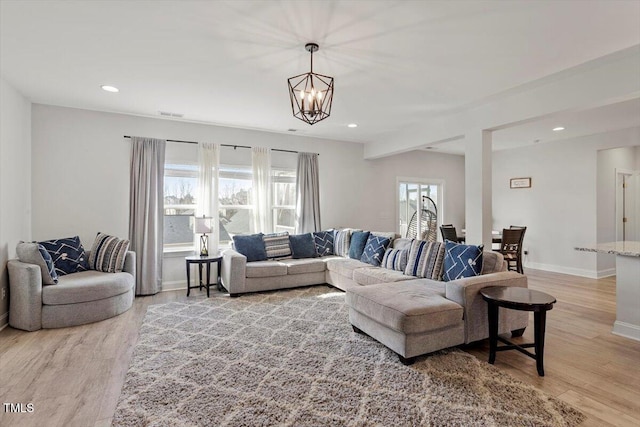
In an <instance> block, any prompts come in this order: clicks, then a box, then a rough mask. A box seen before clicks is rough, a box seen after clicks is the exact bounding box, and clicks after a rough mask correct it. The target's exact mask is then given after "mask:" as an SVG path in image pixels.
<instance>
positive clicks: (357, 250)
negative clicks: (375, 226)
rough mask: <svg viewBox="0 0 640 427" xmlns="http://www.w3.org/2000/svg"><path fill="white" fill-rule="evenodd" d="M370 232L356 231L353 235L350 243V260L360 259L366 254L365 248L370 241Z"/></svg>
mask: <svg viewBox="0 0 640 427" xmlns="http://www.w3.org/2000/svg"><path fill="white" fill-rule="evenodd" d="M369 234H371V233H370V232H369V231H354V232H353V233H351V243H349V258H353V259H360V258H362V253H363V252H364V247H365V245H366V244H367V239H369Z"/></svg>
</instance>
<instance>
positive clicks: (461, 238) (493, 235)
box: [458, 229, 502, 244]
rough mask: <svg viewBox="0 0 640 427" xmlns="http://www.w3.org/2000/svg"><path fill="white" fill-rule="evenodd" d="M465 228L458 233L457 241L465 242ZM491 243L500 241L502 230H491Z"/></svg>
mask: <svg viewBox="0 0 640 427" xmlns="http://www.w3.org/2000/svg"><path fill="white" fill-rule="evenodd" d="M466 232H467V230H465V229H462V230H461V233H460V234H458V243H465V242H466V234H467V233H466ZM491 243H497V244H500V243H502V232H501V231H498V230H492V231H491Z"/></svg>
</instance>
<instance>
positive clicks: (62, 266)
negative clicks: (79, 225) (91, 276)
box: [40, 236, 89, 276]
mask: <svg viewBox="0 0 640 427" xmlns="http://www.w3.org/2000/svg"><path fill="white" fill-rule="evenodd" d="M40 244H41V245H42V246H44V248H45V249H46V250H47V252H49V255H51V259H52V260H53V265H54V267H55V268H56V274H57V275H58V276H64V275H65V274H71V273H77V272H79V271H87V270H88V269H89V260H87V255H86V253H85V252H84V248H83V247H82V243H80V237H78V236H75V237H66V238H64V239H55V240H47V241H44V242H40Z"/></svg>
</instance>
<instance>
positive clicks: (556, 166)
mask: <svg viewBox="0 0 640 427" xmlns="http://www.w3.org/2000/svg"><path fill="white" fill-rule="evenodd" d="M639 144H640V128H631V129H623V130H619V131H614V132H607V133H602V134H596V135H590V136H585V137H580V138H573V139H568V140H564V141H555V142H549V143H543V144H537V145H532V146H528V147H524V148H519V149H513V150H503V151H497V152H495V153H494V156H493V217H494V222H493V227H494V229H502V228H505V227H509V225H512V224H514V225H526V226H527V234H526V235H525V242H524V247H525V249H527V250H528V251H529V255H528V256H527V257H526V259H525V267H526V266H529V267H531V268H539V269H543V270H548V271H557V272H561V273H567V274H576V275H581V276H588V277H596V276H597V275H598V274H599V272H598V265H597V258H598V257H597V255H596V254H595V253H587V252H579V251H576V250H574V247H576V246H588V245H593V244H594V243H596V242H598V235H597V233H598V222H597V212H598V202H597V193H598V190H597V189H598V179H597V176H598V150H603V149H608V148H615V147H628V146H634V145H639ZM514 177H531V178H532V187H531V188H528V189H510V188H509V179H510V178H514ZM606 273H607V271H603V272H601V273H600V274H601V275H602V274H606Z"/></svg>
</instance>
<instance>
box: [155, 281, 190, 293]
mask: <svg viewBox="0 0 640 427" xmlns="http://www.w3.org/2000/svg"><path fill="white" fill-rule="evenodd" d="M186 289H187V281H186V280H173V281H171V282H162V291H160V292H171V291H180V290H186Z"/></svg>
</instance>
